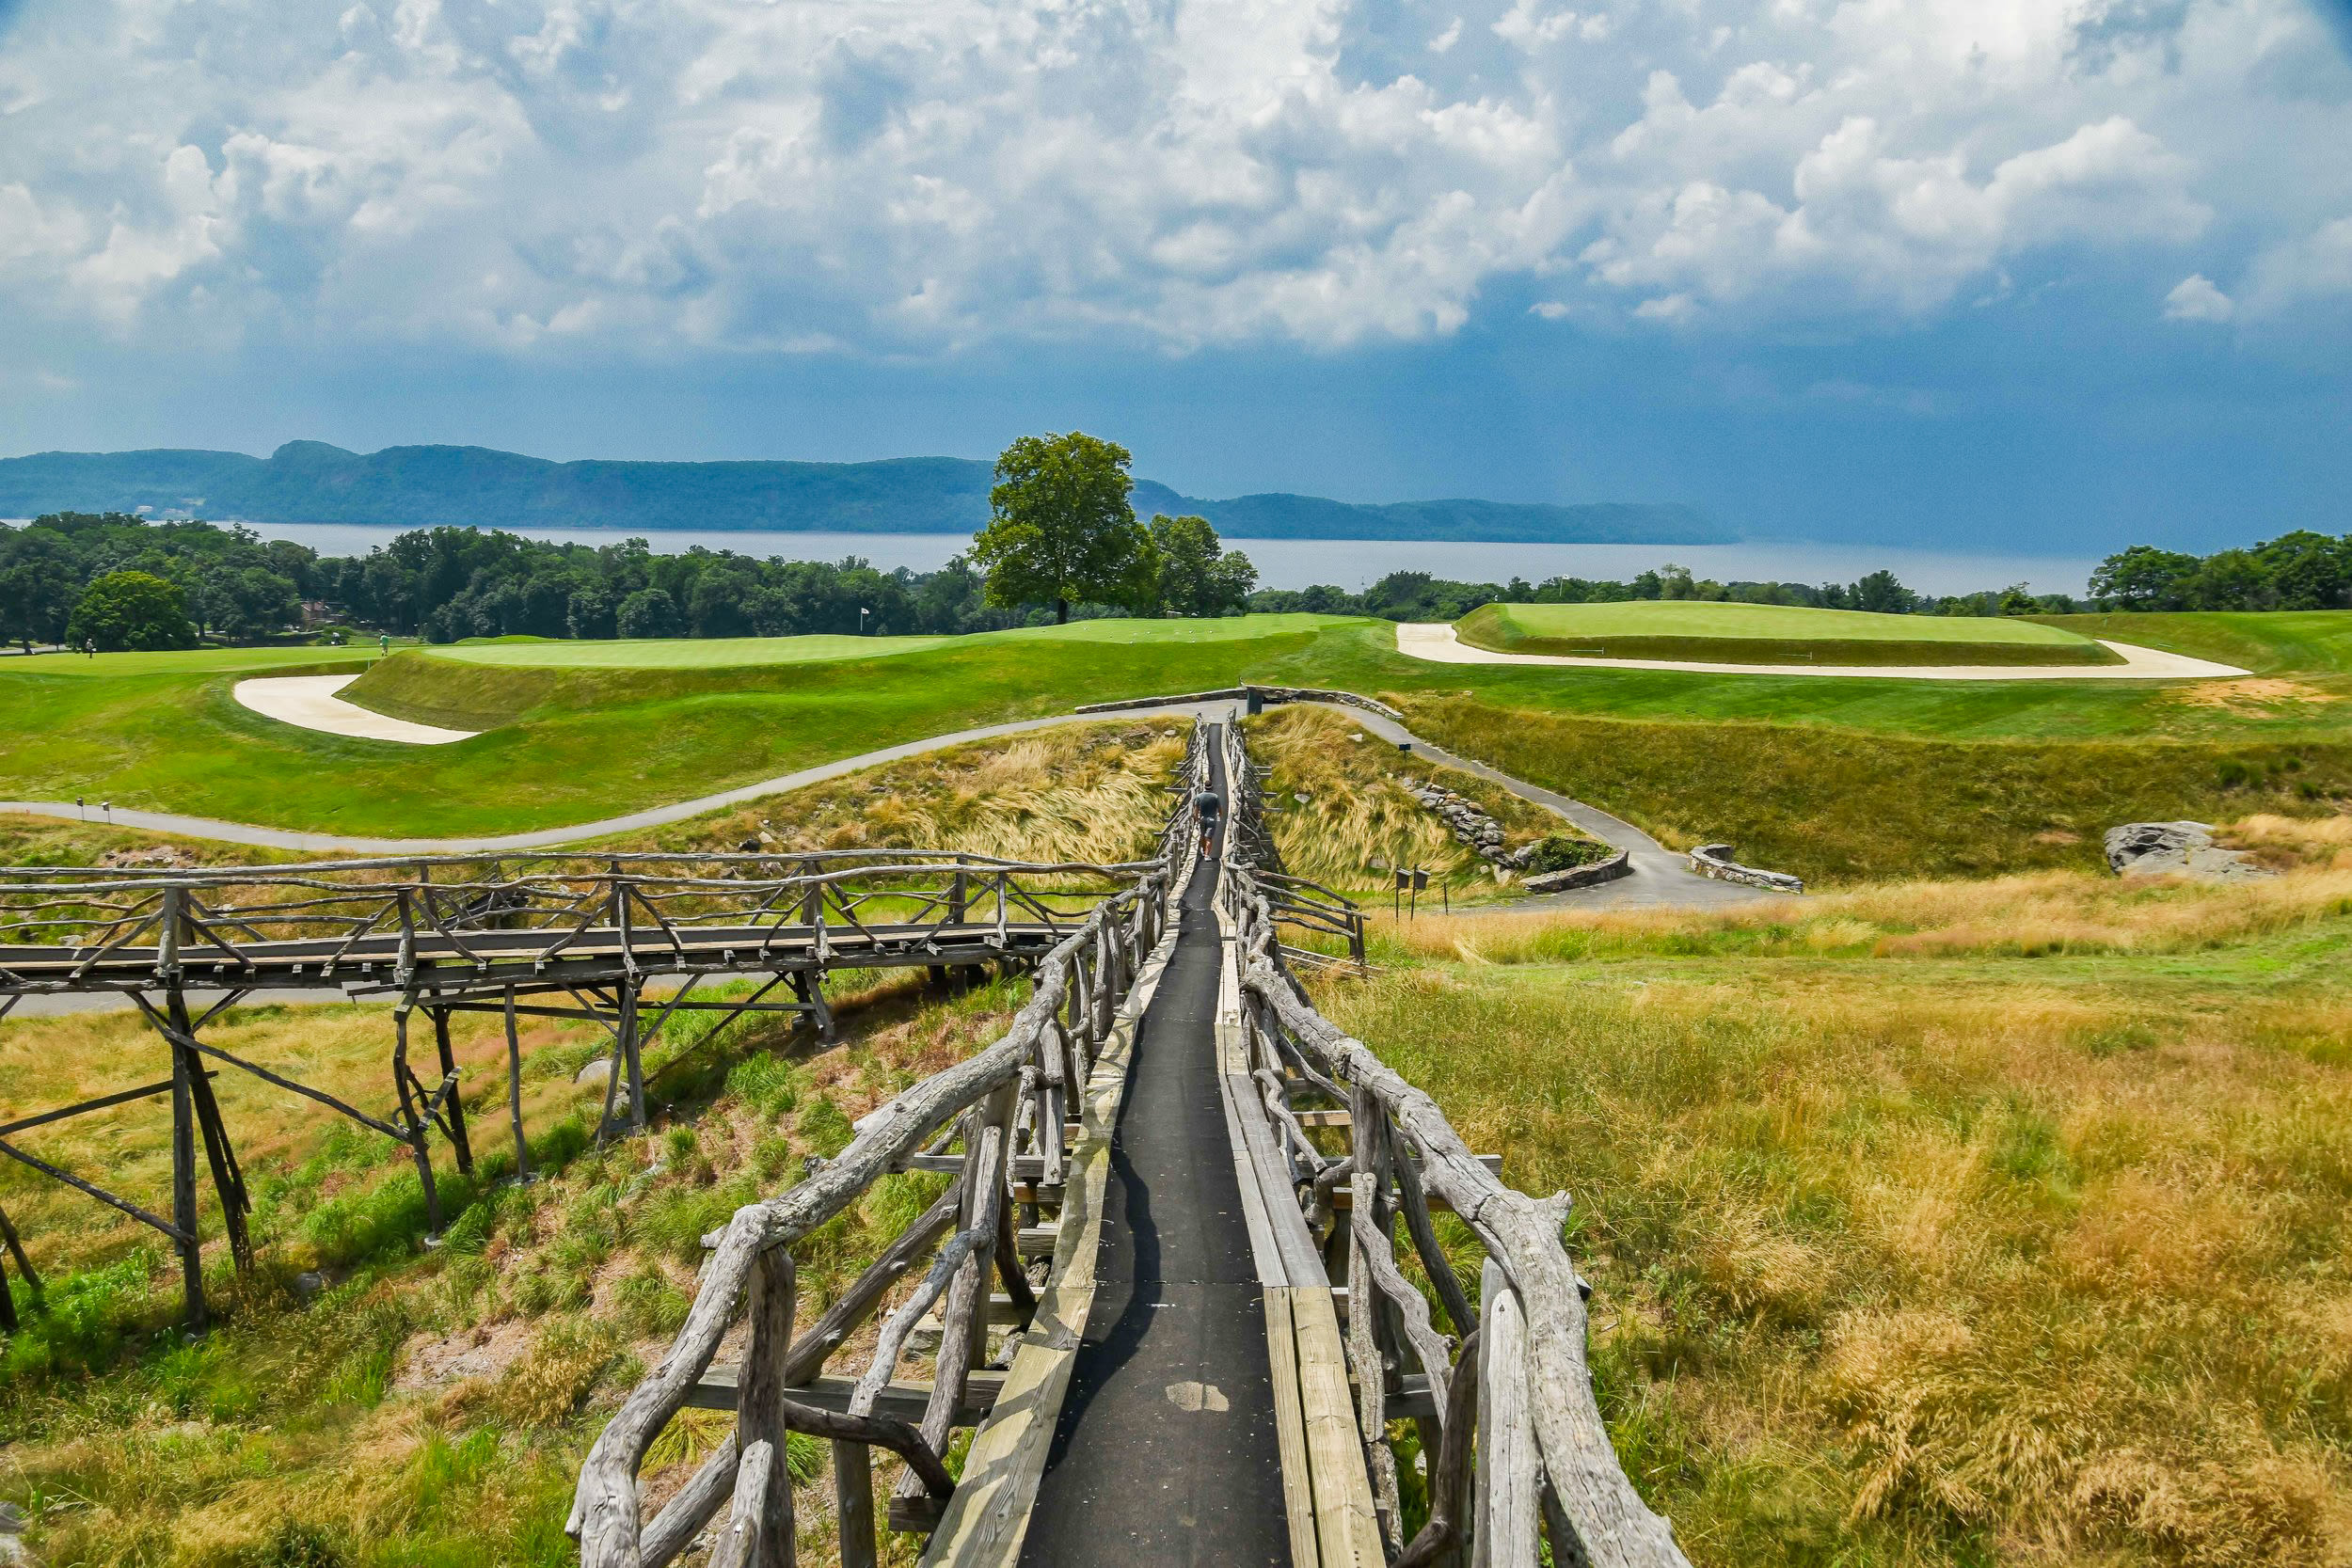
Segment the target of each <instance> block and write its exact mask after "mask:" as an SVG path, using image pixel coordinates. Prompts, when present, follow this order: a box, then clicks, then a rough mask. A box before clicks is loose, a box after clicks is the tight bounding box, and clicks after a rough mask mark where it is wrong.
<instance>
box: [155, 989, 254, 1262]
mask: <svg viewBox="0 0 2352 1568" xmlns="http://www.w3.org/2000/svg"><path fill="white" fill-rule="evenodd" d="M165 1016H166V1017H167V1018H168V1019H169V1020H170V1022H171V1030H172V1034H173V1036H174V1039H173V1040H172V1049H173V1050H174V1051H176V1052H183V1053H185V1054H186V1056H187V1063H188V1100H189V1103H190V1105H191V1107H192V1108H193V1109H194V1110H195V1112H196V1125H197V1130H198V1131H199V1132H201V1133H203V1135H204V1158H205V1162H206V1164H209V1165H210V1166H211V1168H212V1173H213V1191H214V1192H215V1194H216V1195H218V1196H219V1198H220V1217H221V1225H222V1227H223V1228H225V1229H226V1230H227V1231H228V1232H229V1255H230V1258H231V1259H234V1260H235V1262H236V1265H237V1273H238V1274H240V1275H249V1274H251V1273H252V1272H253V1242H252V1239H251V1237H249V1236H248V1235H247V1234H246V1223H245V1217H246V1214H247V1213H248V1212H251V1210H252V1208H253V1200H252V1199H251V1198H250V1197H248V1196H246V1190H245V1173H244V1172H243V1171H242V1170H239V1169H238V1168H237V1156H236V1152H235V1150H234V1149H232V1148H230V1143H229V1124H228V1123H227V1122H226V1121H225V1120H223V1119H222V1117H221V1114H220V1101H217V1100H215V1099H214V1098H213V1080H212V1076H211V1074H209V1073H207V1072H206V1071H205V1070H204V1060H203V1058H202V1057H201V1056H200V1055H199V1054H198V1053H197V1049H196V1023H195V1022H194V1020H192V1019H191V1018H190V1017H189V1016H188V999H187V994H186V992H185V991H183V990H182V989H181V988H180V987H179V985H177V984H176V983H175V984H174V985H173V986H172V988H171V989H170V990H168V991H167V992H166V993H165Z"/></svg>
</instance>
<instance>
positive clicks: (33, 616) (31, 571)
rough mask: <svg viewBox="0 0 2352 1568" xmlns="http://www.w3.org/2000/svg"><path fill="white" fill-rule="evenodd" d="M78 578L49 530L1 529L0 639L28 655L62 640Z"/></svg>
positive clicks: (67, 550) (68, 551)
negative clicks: (36, 646) (39, 644)
mask: <svg viewBox="0 0 2352 1568" xmlns="http://www.w3.org/2000/svg"><path fill="white" fill-rule="evenodd" d="M82 575H83V574H82V568H81V564H80V562H77V561H75V560H74V558H73V551H72V548H71V547H70V546H68V545H67V544H66V543H65V541H64V540H63V539H61V538H59V537H58V536H57V535H56V534H54V533H52V532H50V531H48V530H46V529H24V530H23V531H16V530H9V529H0V638H6V639H8V640H9V641H15V642H21V643H23V644H24V650H25V652H27V653H30V652H31V651H32V647H33V644H34V643H35V642H55V641H58V640H60V639H61V638H63V637H64V636H65V628H66V622H67V621H68V620H70V619H71V618H72V614H73V605H74V601H76V600H77V599H79V598H80V597H81V596H82Z"/></svg>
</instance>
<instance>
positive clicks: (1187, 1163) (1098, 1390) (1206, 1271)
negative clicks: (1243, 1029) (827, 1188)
mask: <svg viewBox="0 0 2352 1568" xmlns="http://www.w3.org/2000/svg"><path fill="white" fill-rule="evenodd" d="M1209 754H1210V756H1211V758H1212V759H1213V760H1214V762H1215V765H1216V768H1217V769H1218V773H1217V780H1216V787H1217V792H1218V793H1219V794H1224V793H1225V780H1224V777H1223V759H1222V754H1221V752H1220V751H1219V750H1218V749H1216V748H1212V749H1211V751H1210V753H1209ZM1228 815H1230V813H1229V814H1228ZM1216 877H1217V870H1216V863H1214V862H1213V861H1205V860H1204V861H1202V862H1201V863H1199V864H1198V865H1197V866H1196V867H1195V869H1194V871H1193V875H1192V880H1191V882H1190V883H1189V884H1188V885H1187V886H1186V887H1185V889H1184V909H1183V915H1182V923H1181V925H1180V926H1179V928H1178V931H1179V934H1178V936H1177V940H1176V950H1175V952H1174V953H1173V954H1172V955H1171V956H1170V958H1169V959H1168V968H1167V970H1166V972H1165V973H1164V974H1162V975H1161V978H1160V985H1159V990H1157V992H1155V993H1154V994H1153V996H1152V1003H1151V1006H1149V1007H1147V1008H1146V1009H1145V1011H1144V1015H1143V1027H1142V1030H1141V1032H1140V1034H1139V1035H1138V1036H1137V1037H1136V1053H1135V1059H1134V1061H1133V1063H1132V1064H1131V1065H1130V1067H1129V1068H1128V1088H1127V1098H1126V1101H1125V1104H1124V1107H1123V1109H1122V1111H1121V1113H1120V1118H1119V1127H1118V1131H1117V1132H1116V1133H1115V1134H1114V1135H1113V1139H1112V1143H1111V1184H1110V1189H1109V1194H1108V1196H1107V1201H1106V1204H1105V1207H1104V1228H1103V1243H1102V1251H1101V1252H1100V1253H1099V1254H1098V1255H1097V1259H1096V1263H1095V1280H1096V1285H1095V1295H1094V1307H1093V1310H1092V1312H1091V1313H1090V1314H1089V1317H1088V1321H1087V1331H1086V1337H1085V1338H1084V1339H1083V1340H1082V1341H1081V1342H1080V1344H1079V1349H1078V1360H1077V1365H1076V1368H1075V1370H1073V1373H1072V1376H1071V1383H1070V1393H1069V1397H1068V1398H1067V1399H1066V1400H1065V1401H1064V1402H1063V1404H1062V1409H1061V1418H1060V1420H1059V1422H1058V1423H1057V1426H1056V1428H1055V1432H1054V1446H1053V1450H1052V1452H1051V1454H1050V1455H1049V1456H1048V1458H1047V1460H1046V1471H1045V1481H1044V1484H1043V1485H1042V1487H1041V1489H1040V1491H1039V1493H1038V1497H1037V1504H1036V1507H1035V1509H1034V1510H1033V1511H1032V1512H1031V1513H1030V1516H1029V1527H1028V1533H1027V1535H1026V1536H1025V1539H1024V1542H1023V1546H1022V1553H1021V1560H1022V1562H1023V1563H1025V1564H1033V1565H1061V1564H1070V1563H1080V1562H1119V1563H1132V1564H1136V1565H1138V1568H1150V1565H1155V1564H1164V1563H1166V1564H1193V1563H1217V1564H1234V1565H1237V1568H1250V1565H1253V1564H1261V1563H1263V1564H1267V1565H1269V1568H1271V1565H1274V1564H1280V1563H1286V1562H1288V1561H1289V1560H1290V1534H1289V1527H1288V1525H1287V1523H1286V1515H1285V1513H1284V1509H1283V1501H1282V1458H1281V1453H1280V1449H1279V1446H1278V1444H1277V1441H1276V1435H1275V1417H1274V1391H1273V1384H1272V1372H1271V1370H1270V1369H1269V1367H1268V1364H1267V1359H1266V1318H1265V1307H1264V1290H1263V1287H1262V1286H1261V1285H1260V1284H1259V1282H1258V1270H1257V1265H1256V1261H1255V1259H1254V1257H1253V1255H1252V1254H1251V1251H1250V1244H1249V1232H1248V1227H1247V1226H1246V1225H1245V1224H1244V1222H1243V1217H1242V1204H1241V1183H1240V1180H1239V1178H1238V1176H1237V1174H1236V1173H1235V1170H1234V1167H1233V1162H1232V1159H1231V1158H1230V1157H1229V1155H1228V1150H1229V1148H1231V1145H1230V1142H1229V1138H1228V1133H1227V1130H1226V1121H1225V1106H1224V1100H1223V1096H1222V1095H1221V1094H1220V1093H1219V1091H1218V1087H1217V1070H1216V1005H1217V980H1218V971H1219V966H1220V963H1221V959H1222V948H1221V945H1220V942H1219V937H1218V930H1217V921H1216V910H1215V908H1214V903H1213V900H1214V896H1215V894H1216Z"/></svg>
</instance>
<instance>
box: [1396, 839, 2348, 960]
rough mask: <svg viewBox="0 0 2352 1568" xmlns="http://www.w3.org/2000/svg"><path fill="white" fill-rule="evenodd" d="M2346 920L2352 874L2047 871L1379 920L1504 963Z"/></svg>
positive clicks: (2077, 949) (2124, 943)
mask: <svg viewBox="0 0 2352 1568" xmlns="http://www.w3.org/2000/svg"><path fill="white" fill-rule="evenodd" d="M2257 820H2259V819H2257ZM2274 820H2275V819H2274ZM2336 820H2343V819H2340V818H2339V819H2336ZM2296 826H2298V827H2299V826H2300V824H2296ZM2347 912H2352V867H2347V868H2345V869H2343V870H2338V869H2334V868H2333V867H2332V866H2331V867H2327V868H2312V869H2306V870H2300V871H2296V872H2294V873H2291V874H2289V875H2286V876H2282V877H2280V878H2278V879H2273V880H2267V881H2259V882H2248V883H2233V884H2228V885H2222V884H2214V883H2200V882H2189V881H2182V880H2171V879H2148V880H2144V881H2143V880H2138V879H2135V880H2134V881H2133V882H2131V883H2128V884H2124V883H2119V882H2117V881H2116V880H2115V879H2113V878H2110V877H2101V876H2097V875H2095V874H2091V873H2087V872H2076V871H2037V872H2029V873H2026V874H2024V875H2020V876H2014V877H1999V878H1994V879H1990V880H1986V881H1936V882H1902V883H1895V884H1891V885H1889V886H1885V887H1874V888H1859V889H1855V890H1853V891H1851V892H1846V893H1832V894H1824V895H1815V896H1809V897H1804V898H1787V899H1773V900H1767V901H1759V902H1756V903H1753V904H1741V905H1736V906H1733V907H1731V908H1728V909H1718V910H1622V911H1589V912H1586V911H1540V912H1530V913H1511V912H1504V911H1495V912H1482V913H1479V914H1473V915H1464V916H1458V917H1455V918H1454V919H1452V920H1430V919H1422V920H1418V921H1407V922H1402V923H1393V922H1390V921H1387V920H1385V919H1378V920H1376V924H1375V942H1377V943H1378V944H1379V945H1380V946H1381V947H1382V948H1383V949H1384V950H1390V951H1394V952H1396V953H1398V954H1400V955H1406V956H1410V957H1412V958H1438V959H1461V960H1466V961H1471V962H1484V963H1504V964H1508V963H1544V962H1557V961H1563V960H1569V959H1576V958H1607V957H1615V956H1619V955H1626V954H1649V953H1659V952H1677V951H1687V952H1691V953H1723V954H1730V953H1745V954H1754V955H1779V956H1792V957H1793V956H1804V955H1825V954H1858V953H1868V954H1871V955H1874V956H1877V957H1882V958H1902V957H1935V956H1960V955H2010V956H2017V957H2026V958H2031V957H2039V956H2047V955H2057V954H2090V953H2117V954H2126V953H2128V954H2156V953H2185V952H2194V951H2197V950H2199V949H2201V948H2207V947H2212V946H2216V945H2218V944H2222V943H2227V942H2243V941H2247V940H2249V939H2251V938H2255V937H2261V936H2266V935H2273V934H2277V933H2280V932H2284V931H2292V930H2296V929H2298V928H2305V927H2314V926H2317V925H2320V924H2323V923H2326V922H2329V921H2332V920H2335V919H2337V918H2339V917H2341V916H2343V915H2344V914H2346V913H2347Z"/></svg>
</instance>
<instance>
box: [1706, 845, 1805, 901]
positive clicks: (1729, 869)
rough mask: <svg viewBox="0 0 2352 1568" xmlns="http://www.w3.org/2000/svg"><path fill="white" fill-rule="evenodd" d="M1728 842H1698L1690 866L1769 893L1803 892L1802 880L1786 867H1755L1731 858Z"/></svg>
mask: <svg viewBox="0 0 2352 1568" xmlns="http://www.w3.org/2000/svg"><path fill="white" fill-rule="evenodd" d="M1730 856H1731V846H1730V845H1728V844H1702V845H1700V846H1699V847H1697V848H1695V849H1693V850H1692V851H1691V869H1692V870H1693V871H1695V872H1697V873H1698V874H1699V875H1700V876H1702V877H1712V878H1714V879H1716V880H1717V881H1719V882H1745V883H1746V884H1747V885H1748V886H1750V887H1760V888H1767V889H1770V890H1771V891H1772V892H1773V893H1803V892H1804V881H1803V880H1802V879H1798V878H1795V877H1791V876H1790V875H1788V872H1786V871H1759V870H1757V869H1756V867H1755V866H1753V865H1741V864H1740V863H1739V862H1737V861H1735V860H1732V859H1731V858H1730Z"/></svg>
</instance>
